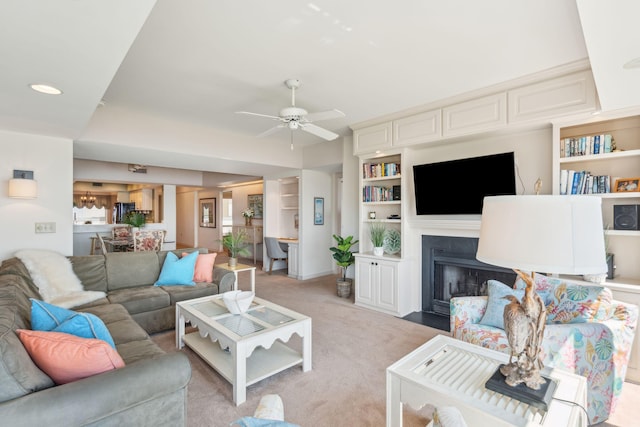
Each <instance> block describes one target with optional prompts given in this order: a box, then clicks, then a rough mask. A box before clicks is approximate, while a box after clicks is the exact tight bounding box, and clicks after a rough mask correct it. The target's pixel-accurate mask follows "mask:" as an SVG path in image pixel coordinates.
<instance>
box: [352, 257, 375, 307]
mask: <svg viewBox="0 0 640 427" xmlns="http://www.w3.org/2000/svg"><path fill="white" fill-rule="evenodd" d="M355 266H356V285H355V286H356V303H360V304H365V305H369V306H375V299H374V292H375V291H374V286H375V283H374V282H375V272H374V268H373V267H374V265H373V263H372V262H371V260H370V259H368V258H362V259H360V258H356V263H355Z"/></svg>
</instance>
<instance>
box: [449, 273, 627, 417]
mask: <svg viewBox="0 0 640 427" xmlns="http://www.w3.org/2000/svg"><path fill="white" fill-rule="evenodd" d="M520 281H521V279H518V280H516V283H515V285H514V289H522V282H520ZM536 288H537V289H536V290H537V291H538V292H541V293H547V294H548V295H549V297H548V298H547V300H546V301H545V303H546V304H547V325H546V327H545V332H544V339H543V342H542V356H543V363H544V365H545V366H549V367H555V368H559V369H564V370H567V371H570V372H573V373H576V374H578V375H582V376H584V377H586V379H587V390H588V391H587V403H588V407H587V412H588V414H589V424H596V423H601V422H603V421H605V420H606V419H607V418H609V416H610V414H612V413H613V411H614V409H615V407H616V404H617V401H618V398H619V396H620V393H621V391H622V385H623V383H624V378H625V374H626V370H627V365H628V363H629V356H630V353H631V348H632V344H633V339H634V335H635V329H636V323H637V320H638V307H637V306H635V305H632V304H627V303H623V302H620V301H615V300H613V299H612V298H611V297H610V296H611V291H610V290H609V289H607V288H604V287H600V288H599V290H600V291H601V292H599V293H598V295H599V296H598V297H597V298H593V295H594V292H593V289H591V287H590V286H586V285H584V283H582V284H579V283H577V282H576V283H572V282H570V281H567V280H562V279H555V278H547V277H545V276H541V275H537V276H536ZM585 288H586V289H585ZM515 292H517V291H515ZM589 295H591V303H590V302H589V301H588V298H590V297H589ZM491 298H492V297H491V294H490V295H489V296H471V297H457V298H452V299H451V305H450V309H451V334H452V336H453V337H454V338H457V339H460V340H462V341H467V342H470V343H473V344H477V345H480V346H482V347H486V348H490V349H493V350H498V351H502V352H505V353H509V344H508V342H507V336H506V334H505V332H504V330H503V329H501V328H499V327H496V326H489V325H487V324H482V323H486V321H484V319H483V317H484V315H485V312H486V311H489V310H490V309H491V304H492V301H491ZM506 302H507V301H506V300H505V303H506ZM488 307H489V310H488ZM563 308H564V309H565V310H566V311H568V312H570V315H562V314H561V311H563ZM576 313H579V314H578V315H576ZM587 316H588V317H587Z"/></svg>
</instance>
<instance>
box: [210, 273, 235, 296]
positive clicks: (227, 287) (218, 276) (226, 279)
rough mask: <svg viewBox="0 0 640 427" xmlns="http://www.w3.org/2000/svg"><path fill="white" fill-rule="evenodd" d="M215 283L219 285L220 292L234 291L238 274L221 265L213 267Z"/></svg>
mask: <svg viewBox="0 0 640 427" xmlns="http://www.w3.org/2000/svg"><path fill="white" fill-rule="evenodd" d="M213 283H215V284H216V285H218V293H221V294H222V293H224V292H228V291H232V290H233V287H234V285H235V283H236V275H235V274H233V272H232V271H229V270H226V269H224V268H221V267H214V268H213Z"/></svg>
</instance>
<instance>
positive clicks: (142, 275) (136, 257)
mask: <svg viewBox="0 0 640 427" xmlns="http://www.w3.org/2000/svg"><path fill="white" fill-rule="evenodd" d="M105 259H106V260H105V265H106V269H107V282H108V285H107V286H108V290H109V291H114V290H118V289H124V288H132V287H138V286H149V285H153V283H154V282H155V281H156V280H157V279H158V275H159V274H160V264H159V263H158V255H157V253H156V252H109V253H107V254H106V255H105Z"/></svg>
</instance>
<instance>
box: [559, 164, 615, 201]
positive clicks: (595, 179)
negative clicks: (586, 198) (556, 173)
mask: <svg viewBox="0 0 640 427" xmlns="http://www.w3.org/2000/svg"><path fill="white" fill-rule="evenodd" d="M610 192H611V177H610V176H609V175H592V174H591V172H589V171H584V170H582V171H575V170H571V169H563V170H561V171H560V194H562V195H567V194H603V193H610Z"/></svg>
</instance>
